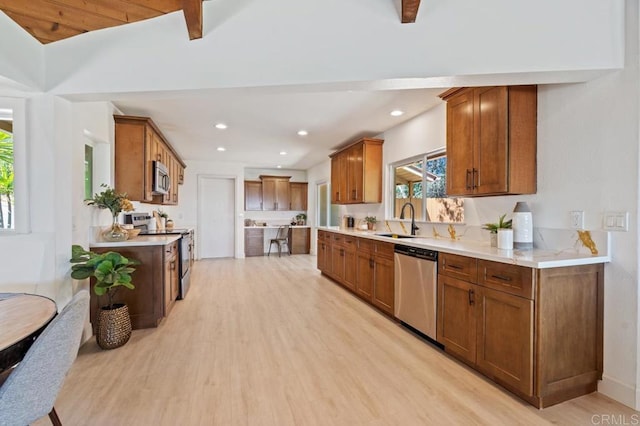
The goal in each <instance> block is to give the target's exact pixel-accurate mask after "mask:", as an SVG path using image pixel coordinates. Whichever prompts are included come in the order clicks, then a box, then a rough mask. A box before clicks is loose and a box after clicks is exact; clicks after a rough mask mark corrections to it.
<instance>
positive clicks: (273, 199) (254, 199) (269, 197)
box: [244, 175, 308, 211]
mask: <svg viewBox="0 0 640 426" xmlns="http://www.w3.org/2000/svg"><path fill="white" fill-rule="evenodd" d="M289 179H291V177H290V176H266V175H261V176H260V180H259V181H258V180H245V181H244V209H245V210H247V211H263V210H264V211H274V210H278V211H306V210H307V189H308V184H307V182H289Z"/></svg>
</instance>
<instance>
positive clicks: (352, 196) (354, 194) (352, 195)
mask: <svg viewBox="0 0 640 426" xmlns="http://www.w3.org/2000/svg"><path fill="white" fill-rule="evenodd" d="M357 198H358V193H357V192H356V190H355V189H352V190H351V199H352V200H355V199H357Z"/></svg>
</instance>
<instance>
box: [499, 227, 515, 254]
mask: <svg viewBox="0 0 640 426" xmlns="http://www.w3.org/2000/svg"><path fill="white" fill-rule="evenodd" d="M498 248H499V249H500V250H513V229H498Z"/></svg>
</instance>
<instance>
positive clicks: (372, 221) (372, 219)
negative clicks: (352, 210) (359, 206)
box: [364, 216, 378, 231]
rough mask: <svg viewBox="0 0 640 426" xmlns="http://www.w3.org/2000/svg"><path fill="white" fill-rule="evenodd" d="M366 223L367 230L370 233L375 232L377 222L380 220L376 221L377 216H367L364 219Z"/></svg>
mask: <svg viewBox="0 0 640 426" xmlns="http://www.w3.org/2000/svg"><path fill="white" fill-rule="evenodd" d="M364 221H365V222H366V223H367V229H368V230H369V231H373V228H374V227H375V226H376V222H378V219H376V217H375V216H366V217H365V218H364Z"/></svg>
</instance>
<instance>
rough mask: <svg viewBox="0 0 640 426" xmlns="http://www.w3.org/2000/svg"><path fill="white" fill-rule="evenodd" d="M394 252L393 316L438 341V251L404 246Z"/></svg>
mask: <svg viewBox="0 0 640 426" xmlns="http://www.w3.org/2000/svg"><path fill="white" fill-rule="evenodd" d="M394 251H395V253H394V263H395V265H394V266H395V309H394V315H395V317H396V318H398V319H399V320H400V321H402V322H403V323H405V324H407V325H409V326H411V327H413V328H415V329H416V330H418V331H420V332H421V333H423V334H425V335H426V336H427V337H429V338H431V339H433V340H435V339H436V302H437V298H436V291H437V278H438V275H437V273H438V267H437V265H438V252H437V251H433V250H428V249H422V248H416V247H409V246H402V245H396V246H395V250H394Z"/></svg>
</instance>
